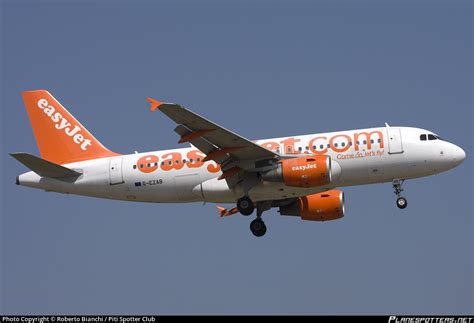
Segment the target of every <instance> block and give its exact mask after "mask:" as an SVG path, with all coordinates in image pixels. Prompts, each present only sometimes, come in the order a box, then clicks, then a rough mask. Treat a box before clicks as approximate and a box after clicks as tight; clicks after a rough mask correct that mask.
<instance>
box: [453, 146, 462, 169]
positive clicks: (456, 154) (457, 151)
mask: <svg viewBox="0 0 474 323" xmlns="http://www.w3.org/2000/svg"><path fill="white" fill-rule="evenodd" d="M451 154H452V159H453V161H454V163H455V164H456V165H459V164H461V163H462V162H463V160H464V159H466V153H465V152H464V150H463V149H462V148H461V147H459V146H456V145H453V147H452V149H451Z"/></svg>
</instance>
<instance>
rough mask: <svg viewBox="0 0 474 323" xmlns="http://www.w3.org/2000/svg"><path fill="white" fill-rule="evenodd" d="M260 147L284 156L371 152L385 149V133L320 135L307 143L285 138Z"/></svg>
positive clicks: (262, 143)
mask: <svg viewBox="0 0 474 323" xmlns="http://www.w3.org/2000/svg"><path fill="white" fill-rule="evenodd" d="M260 145H261V146H262V147H265V148H267V149H269V150H272V151H277V152H283V153H284V154H299V153H304V154H313V155H325V154H327V153H328V151H329V150H332V151H334V152H336V153H343V152H346V151H348V150H350V149H352V150H354V151H356V152H358V151H359V150H361V149H363V150H364V151H365V150H371V149H372V147H373V146H375V145H377V147H379V148H384V138H383V133H382V131H380V130H374V131H370V132H367V131H362V132H354V133H338V134H335V135H333V136H331V137H328V136H326V135H318V136H316V137H313V138H311V139H310V140H309V141H307V142H302V138H295V137H290V138H285V139H284V140H281V141H279V142H278V141H263V142H262V141H261V142H260Z"/></svg>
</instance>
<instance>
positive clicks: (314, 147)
mask: <svg viewBox="0 0 474 323" xmlns="http://www.w3.org/2000/svg"><path fill="white" fill-rule="evenodd" d="M313 149H314V150H316V146H313ZM321 149H323V145H321Z"/></svg>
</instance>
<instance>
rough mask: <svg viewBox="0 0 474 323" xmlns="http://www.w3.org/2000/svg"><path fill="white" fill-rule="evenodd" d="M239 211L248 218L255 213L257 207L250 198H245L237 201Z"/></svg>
mask: <svg viewBox="0 0 474 323" xmlns="http://www.w3.org/2000/svg"><path fill="white" fill-rule="evenodd" d="M237 209H238V210H239V212H240V213H242V214H243V215H245V216H247V215H250V214H252V213H253V210H255V206H254V204H253V202H252V200H251V199H250V198H249V197H248V196H244V197H241V198H239V199H238V200H237Z"/></svg>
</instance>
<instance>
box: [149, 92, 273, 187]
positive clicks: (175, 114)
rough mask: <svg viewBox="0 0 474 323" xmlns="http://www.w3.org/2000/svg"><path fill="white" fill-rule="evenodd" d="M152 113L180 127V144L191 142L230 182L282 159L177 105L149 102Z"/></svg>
mask: <svg viewBox="0 0 474 323" xmlns="http://www.w3.org/2000/svg"><path fill="white" fill-rule="evenodd" d="M148 101H149V102H150V103H151V111H155V110H160V111H161V112H163V113H164V114H165V115H166V116H168V117H169V118H170V119H171V120H173V121H174V122H176V123H177V124H178V126H177V127H176V128H175V129H174V131H175V132H176V133H178V134H179V135H180V137H181V138H180V140H179V141H178V143H184V142H190V143H191V144H193V145H194V146H195V147H197V148H198V149H199V150H201V151H202V152H203V153H205V154H206V157H205V158H204V161H208V160H214V161H215V162H217V163H219V164H220V165H221V167H222V170H223V175H222V176H221V178H220V179H223V178H231V177H234V176H236V175H238V174H239V173H240V170H247V171H252V170H255V169H257V168H261V167H262V166H265V165H266V164H267V163H268V164H271V163H273V161H274V160H276V159H279V158H280V155H279V154H277V153H275V152H272V151H270V150H268V149H266V148H264V147H262V146H259V145H257V144H255V143H253V142H252V141H250V140H248V139H246V138H244V137H242V136H240V135H238V134H236V133H234V132H232V131H230V130H227V129H225V128H224V127H221V126H219V125H217V124H216V123H214V122H212V121H209V120H207V119H205V118H203V117H201V116H200V115H198V114H196V113H194V112H192V111H189V110H187V109H186V108H184V107H182V106H180V105H178V104H174V103H162V102H158V101H156V100H153V99H151V98H148Z"/></svg>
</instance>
